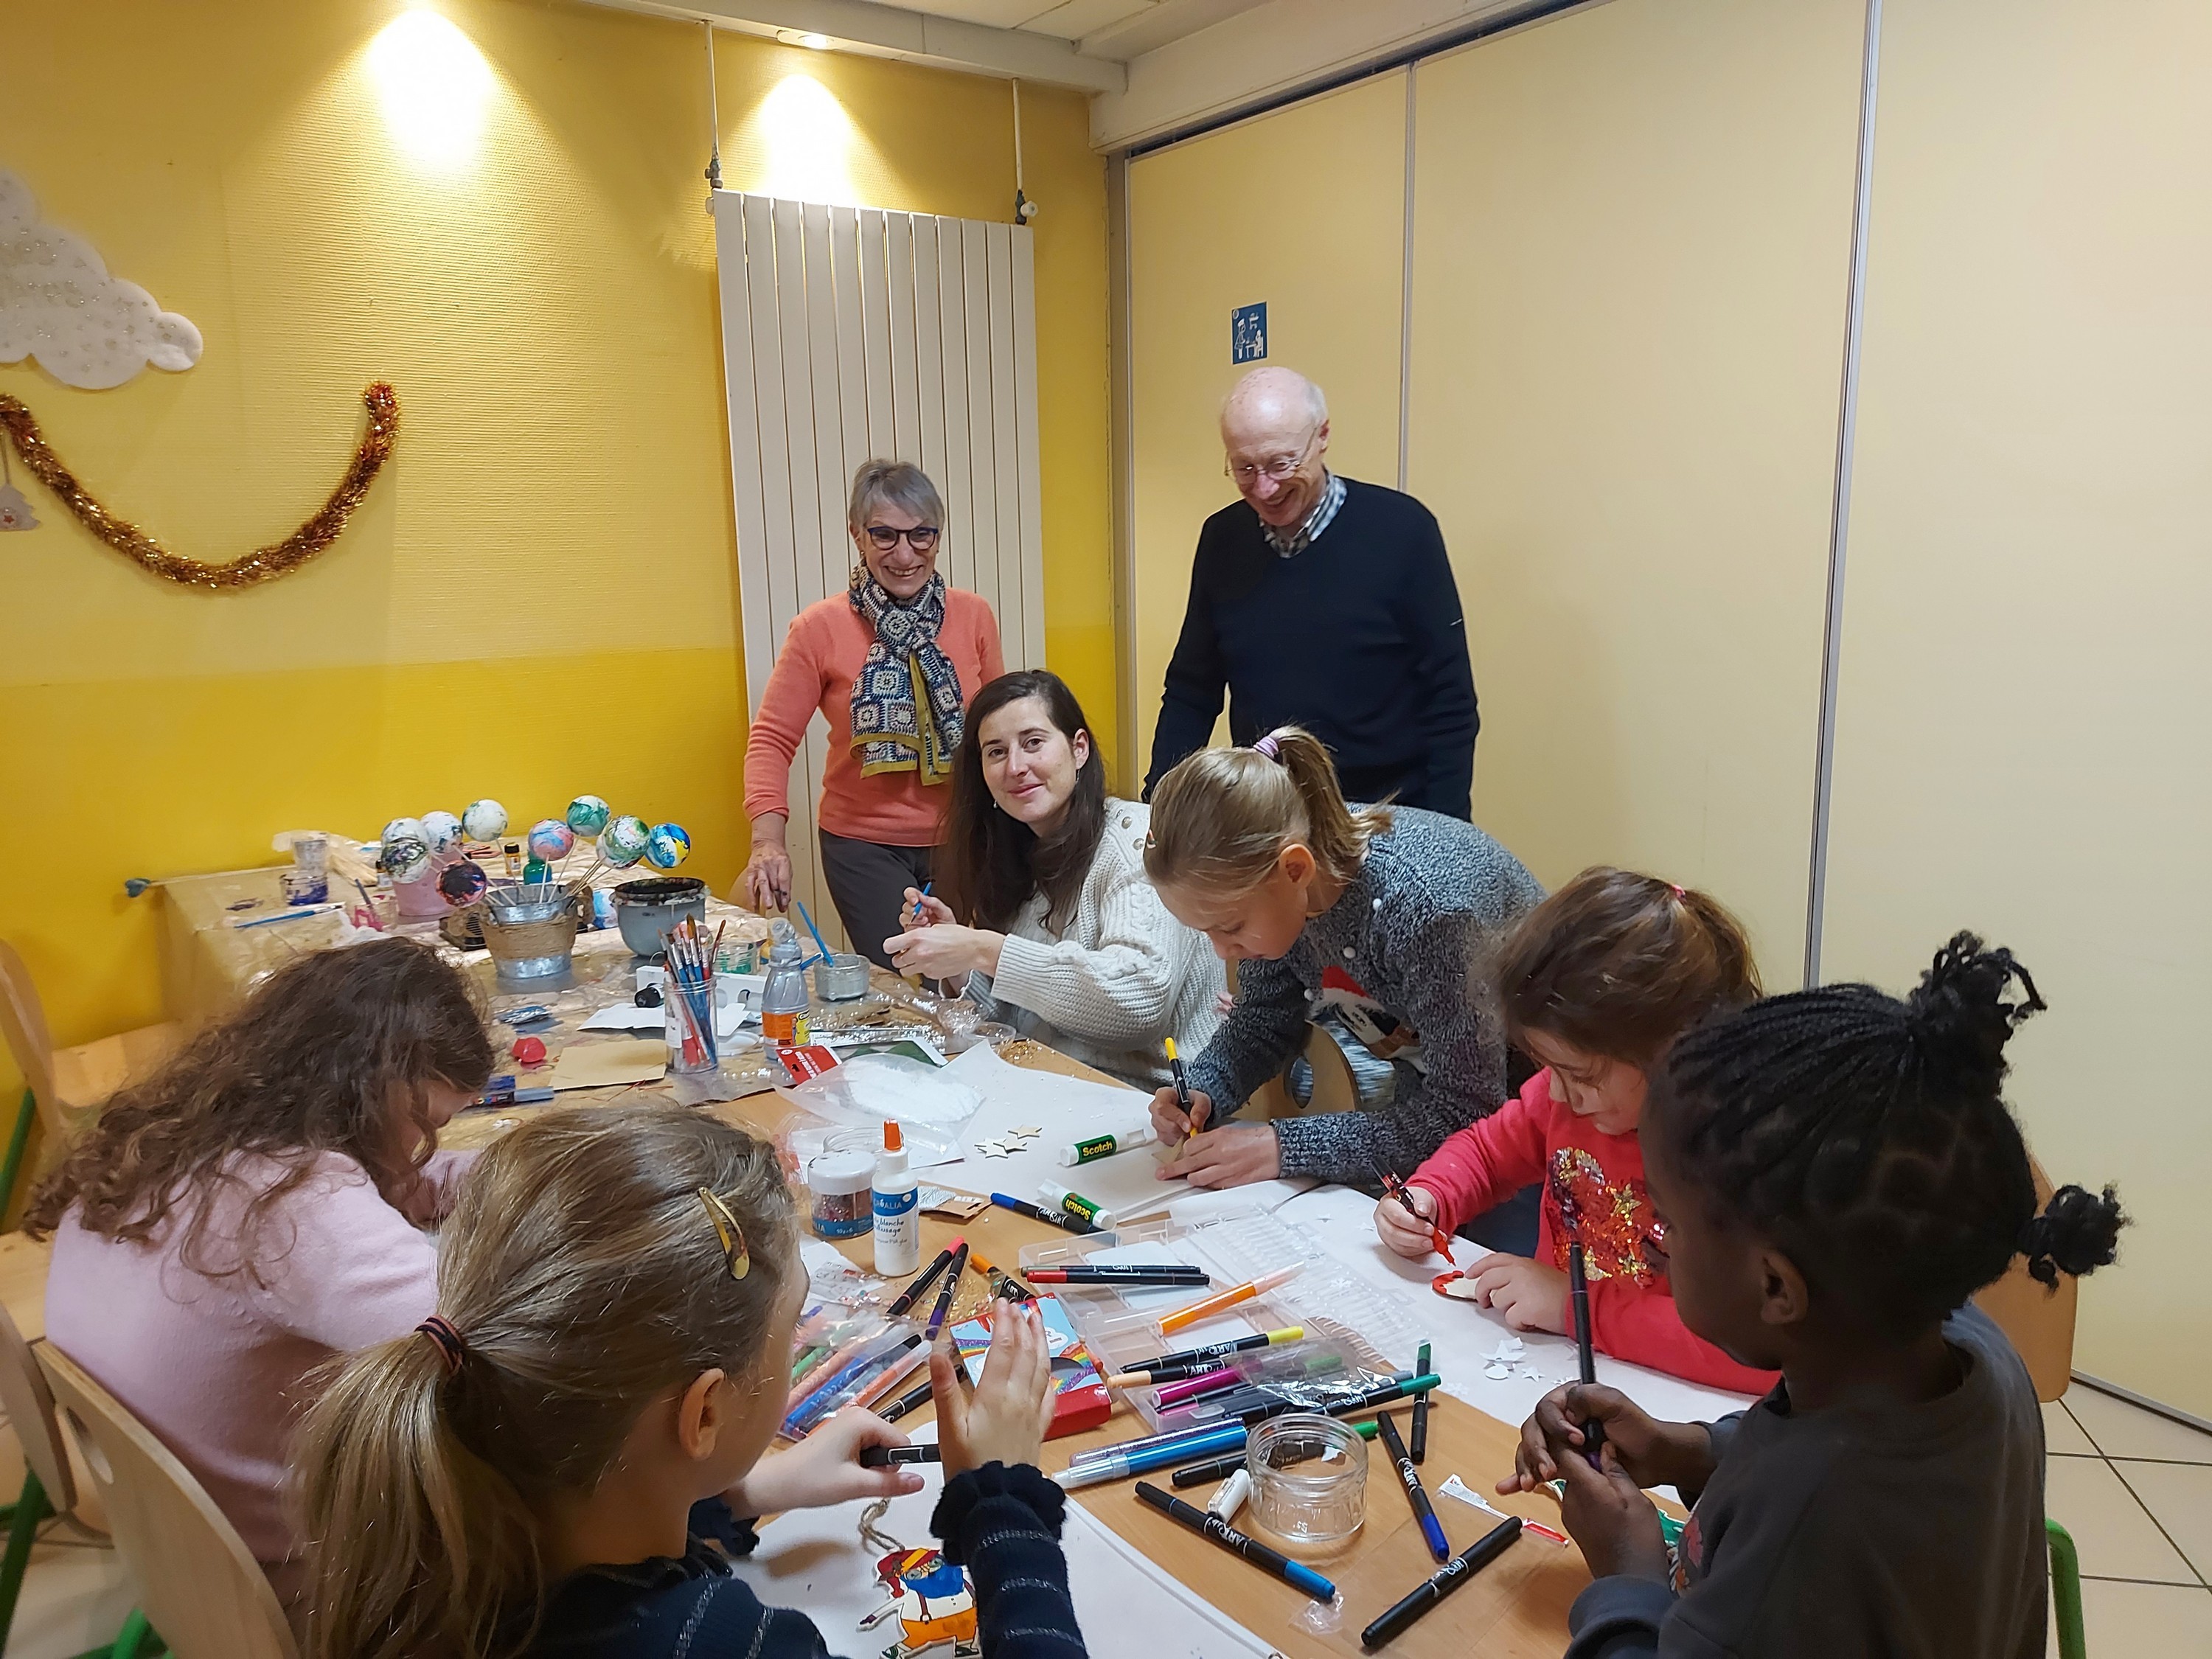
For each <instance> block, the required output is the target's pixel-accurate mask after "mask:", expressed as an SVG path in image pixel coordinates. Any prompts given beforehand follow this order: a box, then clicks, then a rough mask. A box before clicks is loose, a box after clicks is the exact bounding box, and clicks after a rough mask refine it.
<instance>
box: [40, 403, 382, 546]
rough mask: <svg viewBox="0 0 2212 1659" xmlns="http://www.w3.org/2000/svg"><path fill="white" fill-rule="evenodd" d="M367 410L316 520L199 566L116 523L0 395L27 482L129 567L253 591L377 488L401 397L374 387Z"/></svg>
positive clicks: (342, 523)
mask: <svg viewBox="0 0 2212 1659" xmlns="http://www.w3.org/2000/svg"><path fill="white" fill-rule="evenodd" d="M361 400H362V404H365V405H366V406H367V407H368V430H367V431H366V432H364V433H363V434H362V439H361V444H360V447H358V448H356V450H355V451H354V453H353V464H352V465H350V466H349V467H347V468H346V472H345V477H343V478H341V479H339V480H338V487H337V489H333V490H332V491H331V498H330V499H329V500H328V501H325V502H324V503H323V505H322V507H320V509H319V510H318V511H317V512H316V513H315V515H314V516H313V518H311V519H309V520H307V523H305V524H303V525H301V526H300V527H299V528H298V529H297V530H295V531H294V532H292V533H291V534H290V535H289V536H287V537H286V538H284V539H283V541H281V542H278V543H276V544H275V545H274V546H272V547H264V548H260V549H258V550H255V551H253V552H252V553H248V554H247V555H246V556H245V557H244V558H241V559H234V560H232V561H231V562H229V563H228V564H205V563H203V562H201V561H199V560H197V559H187V558H185V557H184V556H182V555H180V554H176V553H172V552H170V551H169V550H167V548H165V547H163V546H162V545H161V544H160V543H159V542H157V541H155V539H154V538H152V537H151V536H149V535H148V534H147V533H146V532H144V531H143V530H141V529H139V528H138V526H137V525H134V524H130V523H126V522H125V520H121V519H118V518H117V517H116V516H115V515H114V514H113V513H110V512H109V511H108V510H107V509H106V507H102V506H101V505H100V503H99V502H98V501H94V499H93V498H92V495H91V494H90V493H89V492H88V490H87V489H85V487H84V486H83V485H82V484H81V483H78V482H77V481H76V478H75V477H73V476H72V475H71V474H70V470H69V469H68V468H67V467H65V466H64V465H62V464H61V459H60V458H59V457H58V456H57V455H56V454H55V453H54V452H53V451H52V449H51V448H49V447H47V445H46V437H45V435H43V434H41V433H40V430H39V423H38V422H36V421H35V420H33V419H32V418H31V411H30V410H27V409H26V408H25V407H24V406H23V405H22V404H21V402H19V401H18V400H17V399H15V398H10V397H9V396H8V395H7V394H5V393H4V392H0V428H5V429H6V431H7V434H8V435H9V437H10V438H12V439H14V440H15V453H17V454H18V455H21V457H22V458H23V465H25V466H27V467H28V468H29V469H30V470H31V472H32V474H33V476H34V477H36V478H37V479H38V481H39V482H40V483H42V484H44V485H46V488H47V489H51V490H52V491H53V493H54V495H55V497H56V498H57V499H58V500H59V501H60V502H61V504H62V505H63V506H64V507H67V508H69V510H70V512H72V513H75V514H76V516H77V520H78V522H80V523H81V524H82V525H83V526H84V527H85V528H86V529H87V530H89V531H90V532H92V533H93V534H94V535H95V536H97V537H99V538H100V540H102V541H104V542H106V544H108V545H109V546H110V547H112V548H113V549H114V550H116V551H117V552H118V553H120V554H121V555H123V556H124V557H125V558H126V559H129V560H130V561H131V562H132V563H133V564H136V565H137V566H139V567H140V568H143V569H146V570H149V571H151V572H152V573H153V574H155V575H156V576H159V577H161V578H162V579H163V580H166V581H173V582H177V583H179V584H181V585H182V586H186V587H215V588H223V587H251V586H253V585H254V584H255V583H256V582H265V581H268V580H270V579H271V578H272V577H276V576H282V575H284V574H287V573H288V572H290V571H294V570H297V569H298V568H300V567H301V565H303V564H305V563H307V561H308V560H310V559H312V558H313V557H314V556H315V555H316V554H318V553H319V552H321V551H322V550H324V549H325V548H326V547H328V546H329V545H330V544H331V543H332V542H334V541H336V540H337V538H338V536H339V534H340V533H341V532H343V530H344V529H345V527H346V523H347V521H348V520H350V519H351V518H352V517H353V514H354V509H355V508H356V507H359V506H360V505H361V502H362V497H363V496H364V495H368V487H369V485H370V484H372V483H375V482H376V475H377V474H378V473H379V472H380V471H382V470H383V467H384V463H385V461H386V459H389V458H390V456H391V454H392V446H393V445H394V444H395V443H397V442H398V441H399V394H398V393H397V392H394V391H392V388H391V387H390V386H386V384H385V383H384V382H383V381H381V380H378V381H375V382H374V383H372V384H371V385H370V386H369V387H368V390H367V391H365V392H362V394H361Z"/></svg>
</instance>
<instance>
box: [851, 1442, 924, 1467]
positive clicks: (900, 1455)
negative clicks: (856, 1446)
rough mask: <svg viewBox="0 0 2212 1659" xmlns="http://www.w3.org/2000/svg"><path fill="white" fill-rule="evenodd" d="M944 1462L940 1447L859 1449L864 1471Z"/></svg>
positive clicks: (875, 1447)
mask: <svg viewBox="0 0 2212 1659" xmlns="http://www.w3.org/2000/svg"><path fill="white" fill-rule="evenodd" d="M944 1461H945V1449H944V1448H943V1447H942V1446H935V1445H930V1446H863V1447H861V1448H860V1467H861V1468H864V1469H887V1468H890V1467H891V1465H892V1464H894V1463H941V1462H944Z"/></svg>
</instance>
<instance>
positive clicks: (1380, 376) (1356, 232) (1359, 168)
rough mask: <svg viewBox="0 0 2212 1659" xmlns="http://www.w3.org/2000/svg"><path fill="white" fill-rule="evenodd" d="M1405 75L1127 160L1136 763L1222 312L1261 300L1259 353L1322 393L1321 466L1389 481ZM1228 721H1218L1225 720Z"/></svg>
mask: <svg viewBox="0 0 2212 1659" xmlns="http://www.w3.org/2000/svg"><path fill="white" fill-rule="evenodd" d="M1405 136H1406V77H1405V76H1403V75H1402V74H1400V75H1389V76H1380V77H1378V78H1376V80H1373V81H1369V82H1362V83H1361V84H1359V85H1358V86H1355V87H1352V88H1347V89H1346V90H1345V91H1342V92H1338V93H1333V94H1329V95H1328V96H1327V97H1323V98H1317V99H1315V100H1312V101H1311V102H1310V103H1305V104H1300V105H1297V106H1294V107H1292V108H1291V109H1287V110H1284V111H1281V112H1279V113H1276V114H1273V115H1268V116H1265V117H1262V118H1260V119H1258V120H1255V121H1249V122H1247V123H1245V124H1244V125H1241V126H1237V127H1231V128H1229V129H1227V130H1226V131H1222V132H1218V133H1213V134H1210V135H1208V136H1207V137H1203V138H1199V139H1194V140H1193V141H1192V142H1191V143H1187V144H1178V145H1176V147H1174V148H1173V149H1165V150H1161V151H1159V152H1158V153H1157V154H1155V155H1146V156H1140V157H1139V158H1138V159H1137V160H1136V161H1133V162H1131V163H1130V165H1129V264H1130V284H1129V286H1130V295H1131V300H1132V306H1131V309H1132V312H1133V315H1132V317H1131V320H1130V330H1129V334H1130V340H1131V342H1132V346H1131V354H1132V355H1131V360H1130V368H1131V373H1130V400H1131V412H1132V415H1133V428H1134V434H1135V443H1134V451H1133V471H1134V477H1135V483H1136V491H1135V495H1136V510H1135V513H1134V515H1133V535H1132V537H1131V549H1132V561H1131V562H1132V565H1133V569H1132V573H1131V574H1132V575H1133V589H1134V605H1133V613H1132V627H1131V633H1132V635H1133V639H1132V641H1131V647H1132V649H1131V657H1132V661H1133V680H1134V690H1135V702H1136V720H1137V725H1138V728H1139V729H1138V732H1137V734H1136V735H1137V742H1136V745H1135V754H1136V757H1137V764H1138V767H1139V771H1140V772H1141V769H1143V768H1144V767H1146V766H1148V765H1150V764H1151V762H1152V727H1153V725H1154V724H1155V722H1157V721H1158V718H1159V713H1160V687H1161V685H1162V683H1163V682H1164V678H1165V676H1166V672H1167V665H1168V658H1169V657H1170V655H1171V654H1172V653H1173V652H1174V650H1175V642H1176V633H1177V631H1178V630H1179V629H1181V628H1182V615H1183V606H1184V603H1185V602H1186V601H1187V600H1188V598H1189V596H1190V560H1191V552H1192V550H1193V549H1194V547H1196V545H1197V544H1198V531H1199V526H1200V525H1201V524H1203V523H1204V522H1205V521H1206V515H1207V514H1209V513H1214V512H1217V511H1218V510H1219V509H1220V508H1221V507H1225V506H1227V505H1228V504H1229V503H1230V502H1231V501H1234V500H1236V499H1237V489H1236V486H1235V485H1234V484H1232V483H1230V481H1229V480H1228V478H1227V477H1225V476H1224V475H1223V473H1222V470H1221V466H1222V456H1221V432H1220V425H1219V416H1220V412H1221V400H1222V398H1223V397H1224V396H1225V395H1226V394H1227V392H1228V391H1229V388H1230V387H1231V386H1234V385H1235V384H1236V383H1237V380H1239V379H1240V378H1241V377H1242V376H1243V375H1244V374H1247V373H1249V371H1250V370H1251V369H1252V368H1257V367H1259V365H1258V364H1253V363H1232V362H1230V361H1229V313H1230V312H1231V309H1232V308H1234V307H1237V306H1242V305H1250V304H1252V303H1253V302H1255V301H1266V302H1267V331H1268V338H1267V360H1266V361H1267V363H1269V364H1279V365H1283V366H1285V367H1288V368H1295V369H1297V370H1299V371H1300V372H1301V373H1303V374H1307V375H1309V376H1310V377H1311V378H1312V379H1313V380H1316V381H1317V382H1318V383H1319V384H1320V386H1321V387H1322V390H1323V391H1324V392H1326V393H1327V394H1328V403H1329V428H1330V438H1329V455H1328V459H1329V464H1330V465H1332V466H1334V467H1335V468H1336V469H1337V470H1338V471H1340V472H1343V473H1346V474H1347V475H1348V476H1350V477H1355V478H1364V479H1367V480H1369V481H1370V482H1372V483H1383V484H1393V485H1395V483H1397V481H1398V346H1399V340H1398V316H1399V309H1400V301H1401V296H1402V289H1403V284H1402V282H1401V272H1402V269H1403V267H1402V264H1401V259H1400V252H1401V249H1402V248H1403V246H1404V245H1405V196H1406V175H1405V155H1406V143H1405ZM1226 729H1227V728H1226V726H1218V728H1217V730H1218V733H1225V732H1226Z"/></svg>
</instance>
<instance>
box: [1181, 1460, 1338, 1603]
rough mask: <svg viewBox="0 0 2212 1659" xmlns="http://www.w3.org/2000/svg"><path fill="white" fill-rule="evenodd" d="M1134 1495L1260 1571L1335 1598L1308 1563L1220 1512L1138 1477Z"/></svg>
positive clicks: (1326, 1598)
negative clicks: (1208, 1510) (1271, 1545)
mask: <svg viewBox="0 0 2212 1659" xmlns="http://www.w3.org/2000/svg"><path fill="white" fill-rule="evenodd" d="M1137 1496H1138V1497H1139V1498H1141V1499H1143V1500H1144V1501H1145V1502H1146V1503H1147V1504H1151V1505H1152V1507H1153V1508H1154V1509H1156V1510H1158V1511H1159V1512H1160V1513H1161V1514H1163V1515H1164V1516H1168V1517H1169V1518H1170V1520H1174V1521H1177V1522H1181V1523H1182V1525H1184V1526H1186V1527H1188V1528H1190V1529H1191V1530H1192V1531H1193V1532H1195V1533H1200V1534H1204V1535H1205V1536H1206V1537H1207V1538H1210V1539H1212V1541H1214V1542H1215V1543H1216V1544H1218V1545H1219V1546H1220V1547H1222V1548H1223V1549H1225V1550H1227V1551H1228V1552H1229V1553H1231V1555H1241V1556H1243V1558H1244V1559H1246V1560H1247V1561H1249V1562H1250V1563H1251V1564H1252V1565H1254V1566H1255V1567H1257V1568H1259V1569H1260V1571H1262V1572H1265V1573H1271V1574H1273V1576H1274V1577H1278V1578H1279V1579H1281V1580H1282V1581H1283V1582H1284V1583H1286V1584H1288V1585H1290V1586H1291V1588H1292V1589H1297V1590H1303V1591H1304V1593H1305V1594H1306V1595H1310V1596H1311V1597H1313V1599H1314V1600H1315V1601H1335V1600H1336V1586H1335V1585H1334V1584H1332V1583H1329V1582H1328V1579H1326V1578H1324V1577H1322V1576H1321V1575H1320V1574H1319V1573H1317V1572H1316V1571H1314V1570H1313V1569H1312V1568H1311V1567H1309V1566H1305V1565H1301V1564H1300V1563H1298V1562H1296V1561H1293V1560H1291V1558H1290V1557H1289V1556H1287V1555H1284V1554H1281V1553H1279V1552H1277V1551H1274V1550H1271V1549H1269V1548H1268V1547H1267V1546H1266V1545H1265V1544H1262V1543H1261V1542H1260V1541H1258V1540H1257V1539H1255V1538H1247V1537H1246V1536H1245V1535H1244V1534H1243V1533H1241V1532H1239V1531H1237V1528H1234V1527H1232V1526H1231V1525H1230V1524H1229V1523H1228V1522H1226V1521H1224V1520H1223V1519H1222V1518H1221V1517H1220V1516H1218V1515H1208V1514H1207V1513H1206V1511H1205V1510H1202V1509H1200V1508H1199V1507H1198V1506H1197V1505H1196V1504H1186V1503H1184V1502H1183V1501H1182V1498H1177V1497H1176V1495H1175V1494H1174V1493H1172V1492H1163V1491H1162V1490H1161V1489H1160V1488H1159V1487H1158V1486H1153V1485H1152V1483H1151V1482H1149V1481H1145V1480H1139V1482H1138V1483H1137Z"/></svg>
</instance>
